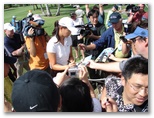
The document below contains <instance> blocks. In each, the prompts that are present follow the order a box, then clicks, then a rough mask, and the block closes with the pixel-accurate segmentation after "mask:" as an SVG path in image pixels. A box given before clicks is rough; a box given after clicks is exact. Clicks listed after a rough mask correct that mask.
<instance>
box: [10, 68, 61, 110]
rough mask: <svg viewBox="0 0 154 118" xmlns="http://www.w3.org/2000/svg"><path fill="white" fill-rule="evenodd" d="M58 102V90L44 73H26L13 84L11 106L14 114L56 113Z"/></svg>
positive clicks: (50, 78) (35, 70)
mask: <svg viewBox="0 0 154 118" xmlns="http://www.w3.org/2000/svg"><path fill="white" fill-rule="evenodd" d="M59 100H60V96H59V92H58V89H57V87H56V85H55V83H54V82H53V80H52V77H51V76H50V75H49V74H48V73H47V72H46V71H43V70H38V69H34V70H31V71H28V72H27V73H25V74H24V75H22V76H20V77H19V78H18V79H17V80H16V81H15V82H14V85H13V90H12V105H13V107H14V110H15V111H16V112H43V111H45V112H56V111H57V108H58V104H59Z"/></svg>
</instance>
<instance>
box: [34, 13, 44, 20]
mask: <svg viewBox="0 0 154 118" xmlns="http://www.w3.org/2000/svg"><path fill="white" fill-rule="evenodd" d="M32 17H33V18H34V20H33V21H37V20H43V19H42V17H41V16H40V14H34V15H33V16H32Z"/></svg>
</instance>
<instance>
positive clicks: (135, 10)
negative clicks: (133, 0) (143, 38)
mask: <svg viewBox="0 0 154 118" xmlns="http://www.w3.org/2000/svg"><path fill="white" fill-rule="evenodd" d="M144 8H145V4H138V6H134V7H132V9H131V12H130V15H129V17H128V20H127V23H133V22H140V21H141V20H142V18H143V17H145V18H146V19H148V13H147V12H145V11H144ZM143 19H144V18H143Z"/></svg>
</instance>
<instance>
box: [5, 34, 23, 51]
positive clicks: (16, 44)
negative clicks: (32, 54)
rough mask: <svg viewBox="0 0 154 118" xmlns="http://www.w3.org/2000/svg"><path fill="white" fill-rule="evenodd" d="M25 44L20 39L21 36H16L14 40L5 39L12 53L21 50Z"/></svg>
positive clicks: (6, 45)
mask: <svg viewBox="0 0 154 118" xmlns="http://www.w3.org/2000/svg"><path fill="white" fill-rule="evenodd" d="M22 44H23V42H22V41H21V39H20V35H19V34H16V33H15V34H14V36H13V38H9V37H7V36H5V37H4V45H5V47H6V48H7V49H8V50H9V52H10V53H12V52H13V51H15V50H17V49H19V48H20V47H21V45H22Z"/></svg>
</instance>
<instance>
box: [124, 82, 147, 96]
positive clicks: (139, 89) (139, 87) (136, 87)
mask: <svg viewBox="0 0 154 118" xmlns="http://www.w3.org/2000/svg"><path fill="white" fill-rule="evenodd" d="M127 83H128V84H129V85H130V87H131V88H132V89H133V90H134V91H136V92H139V91H141V90H143V89H144V90H145V92H146V93H148V88H146V87H142V86H134V85H132V84H130V83H129V82H128V81H127Z"/></svg>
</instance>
